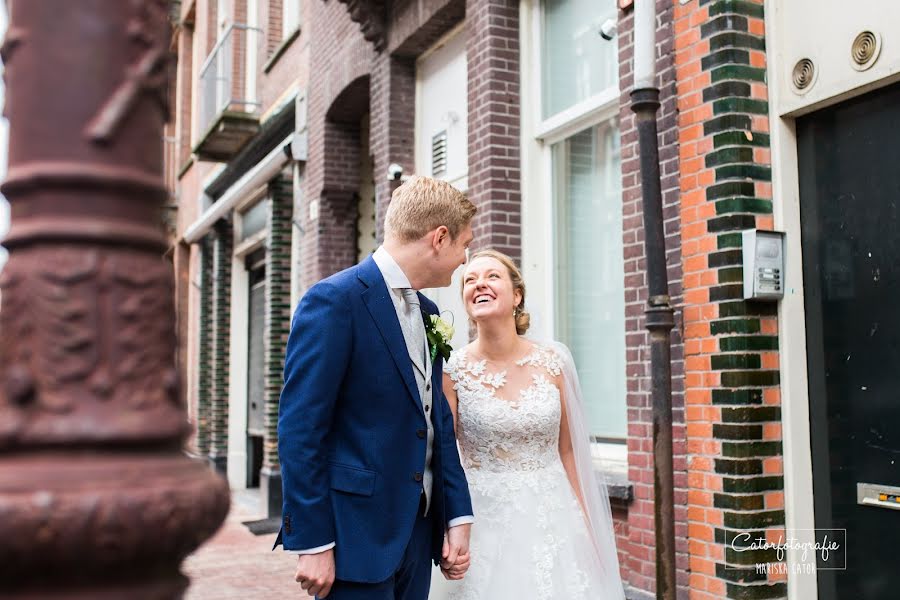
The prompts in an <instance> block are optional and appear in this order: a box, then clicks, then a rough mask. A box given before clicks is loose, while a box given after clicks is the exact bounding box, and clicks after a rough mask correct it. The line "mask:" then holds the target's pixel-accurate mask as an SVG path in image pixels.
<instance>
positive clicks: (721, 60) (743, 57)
mask: <svg viewBox="0 0 900 600" xmlns="http://www.w3.org/2000/svg"><path fill="white" fill-rule="evenodd" d="M700 64H701V65H702V67H703V70H704V71H709V70H710V69H713V68H715V67H719V66H722V65H749V64H750V53H749V52H748V51H746V50H742V49H740V48H725V49H724V50H719V51H717V52H713V53H712V54H708V55H706V56H704V57H703V58H702V59H701V60H700Z"/></svg>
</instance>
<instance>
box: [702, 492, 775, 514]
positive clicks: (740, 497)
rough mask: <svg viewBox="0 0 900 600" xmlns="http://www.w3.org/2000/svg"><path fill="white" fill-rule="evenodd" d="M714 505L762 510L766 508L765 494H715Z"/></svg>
mask: <svg viewBox="0 0 900 600" xmlns="http://www.w3.org/2000/svg"><path fill="white" fill-rule="evenodd" d="M713 506H715V507H716V508H724V509H729V510H762V509H763V508H765V496H763V495H762V494H755V495H751V496H748V495H744V494H719V493H715V494H713Z"/></svg>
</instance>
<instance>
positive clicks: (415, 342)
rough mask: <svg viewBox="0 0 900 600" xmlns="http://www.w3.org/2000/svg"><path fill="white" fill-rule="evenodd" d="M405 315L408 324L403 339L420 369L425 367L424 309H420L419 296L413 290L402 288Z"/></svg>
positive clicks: (405, 326)
mask: <svg viewBox="0 0 900 600" xmlns="http://www.w3.org/2000/svg"><path fill="white" fill-rule="evenodd" d="M400 291H401V293H402V294H403V314H404V317H405V321H406V323H405V324H404V327H403V329H404V330H405V331H404V333H405V334H406V335H404V336H403V337H404V338H406V348H407V350H408V351H409V356H410V358H411V359H412V360H413V362H415V363H416V365H418V367H419V368H420V369H424V367H425V362H424V359H425V325H424V324H423V323H422V309H421V308H420V307H419V296H418V295H416V290H414V289H412V288H402V289H401V290H400Z"/></svg>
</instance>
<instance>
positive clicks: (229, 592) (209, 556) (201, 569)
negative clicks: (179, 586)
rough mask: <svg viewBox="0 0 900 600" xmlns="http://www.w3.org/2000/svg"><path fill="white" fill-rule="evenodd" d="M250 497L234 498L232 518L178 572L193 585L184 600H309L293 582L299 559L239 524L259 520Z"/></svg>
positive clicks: (255, 499) (272, 536)
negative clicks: (292, 599) (273, 546)
mask: <svg viewBox="0 0 900 600" xmlns="http://www.w3.org/2000/svg"><path fill="white" fill-rule="evenodd" d="M259 505H260V503H259V496H258V494H256V493H254V492H253V491H240V492H235V493H233V494H232V497H231V512H230V513H229V514H228V518H227V519H226V520H225V524H224V525H223V526H222V528H221V529H220V530H219V531H218V533H216V535H215V536H214V537H213V538H212V539H211V540H210V541H208V542H207V543H206V544H204V545H203V546H202V547H201V548H200V549H199V550H197V551H196V552H195V553H194V554H192V555H191V556H189V557H188V558H187V559H186V560H185V561H184V564H183V566H182V570H183V572H184V574H185V575H187V576H188V577H190V579H191V587H190V588H188V591H187V594H186V595H185V598H186V600H256V599H260V600H262V599H268V598H297V599H300V600H303V599H309V598H310V597H309V596H307V595H306V593H305V592H304V591H303V590H302V589H301V588H300V584H298V583H296V582H295V581H294V569H295V567H296V564H297V558H296V556H294V555H291V554H287V553H285V552H284V551H283V550H281V549H280V548H279V549H278V550H276V551H274V552H273V551H272V544H273V543H274V542H275V534H274V533H273V534H268V535H259V536H257V535H253V534H252V533H250V530H249V529H247V527H246V526H244V525H242V524H241V522H242V521H252V520H255V519H259V518H261V514H260V509H259Z"/></svg>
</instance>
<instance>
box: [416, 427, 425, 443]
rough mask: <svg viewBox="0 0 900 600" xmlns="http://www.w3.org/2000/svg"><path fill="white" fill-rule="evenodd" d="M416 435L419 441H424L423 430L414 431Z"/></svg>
mask: <svg viewBox="0 0 900 600" xmlns="http://www.w3.org/2000/svg"><path fill="white" fill-rule="evenodd" d="M416 435H417V436H419V439H420V440H424V439H425V430H424V429H419V430H418V431H416Z"/></svg>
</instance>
